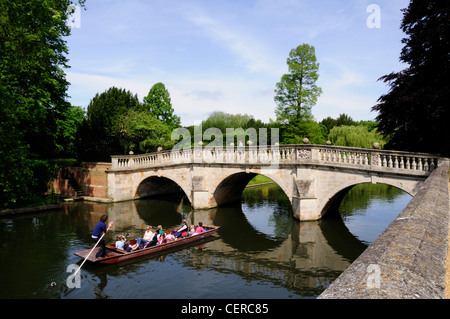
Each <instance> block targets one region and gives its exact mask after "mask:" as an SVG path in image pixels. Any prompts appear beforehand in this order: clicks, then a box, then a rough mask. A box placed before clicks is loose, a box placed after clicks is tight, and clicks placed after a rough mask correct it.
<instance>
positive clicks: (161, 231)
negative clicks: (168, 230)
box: [156, 225, 164, 235]
mask: <svg viewBox="0 0 450 319" xmlns="http://www.w3.org/2000/svg"><path fill="white" fill-rule="evenodd" d="M156 232H157V233H158V235H161V234H164V231H163V230H162V226H161V225H158V227H157V228H156Z"/></svg>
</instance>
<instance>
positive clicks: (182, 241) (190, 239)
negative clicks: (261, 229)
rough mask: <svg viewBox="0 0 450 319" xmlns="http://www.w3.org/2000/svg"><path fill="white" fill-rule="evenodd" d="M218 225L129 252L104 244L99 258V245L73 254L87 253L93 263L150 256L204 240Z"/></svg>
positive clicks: (109, 262)
mask: <svg viewBox="0 0 450 319" xmlns="http://www.w3.org/2000/svg"><path fill="white" fill-rule="evenodd" d="M219 228H220V227H218V226H203V229H204V230H205V232H204V233H200V234H196V235H192V236H186V237H182V238H178V239H177V240H174V241H172V242H168V243H164V244H161V245H156V246H152V247H147V248H142V249H138V250H133V251H130V252H127V251H125V250H122V249H118V248H116V247H115V244H114V243H112V244H109V245H106V253H107V255H106V256H105V257H101V258H95V255H96V254H97V251H98V250H99V249H100V248H99V247H96V248H95V249H94V250H93V251H92V253H91V254H90V255H89V252H90V251H91V250H92V248H89V249H85V250H81V251H79V252H76V253H75V255H77V256H78V257H81V258H83V259H85V258H86V257H87V256H88V255H89V257H88V259H87V261H89V262H92V263H94V264H115V263H118V262H121V261H125V260H130V259H134V258H138V257H143V256H151V255H158V254H161V253H163V252H165V251H166V250H171V249H173V248H175V247H180V246H183V245H187V244H190V243H194V242H197V241H201V240H204V239H205V238H208V237H210V236H211V235H212V234H214V233H215V232H217V231H218V230H219ZM133 241H134V239H132V240H130V242H131V243H133Z"/></svg>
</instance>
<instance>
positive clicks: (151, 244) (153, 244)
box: [144, 235, 158, 248]
mask: <svg viewBox="0 0 450 319" xmlns="http://www.w3.org/2000/svg"><path fill="white" fill-rule="evenodd" d="M157 243H158V236H157V235H154V236H153V238H152V239H151V240H150V241H149V242H148V243H147V244H146V245H145V246H144V248H148V247H152V246H155V245H156V244H157Z"/></svg>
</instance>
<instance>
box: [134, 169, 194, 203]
mask: <svg viewBox="0 0 450 319" xmlns="http://www.w3.org/2000/svg"><path fill="white" fill-rule="evenodd" d="M154 196H158V197H166V198H177V199H178V197H180V198H182V197H184V196H186V197H187V198H188V199H189V201H191V198H190V192H188V191H186V189H185V188H183V186H182V185H180V184H179V183H177V182H176V181H175V180H174V179H172V178H170V177H168V176H162V175H149V176H145V177H144V178H142V179H141V180H140V181H139V183H138V184H137V188H136V192H135V195H134V198H135V199H139V198H146V197H154Z"/></svg>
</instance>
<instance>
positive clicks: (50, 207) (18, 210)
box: [0, 203, 63, 217]
mask: <svg viewBox="0 0 450 319" xmlns="http://www.w3.org/2000/svg"><path fill="white" fill-rule="evenodd" d="M62 206H63V204H62V203H60V204H49V205H40V206H33V207H24V208H15V209H4V210H1V211H0V217H11V216H16V215H22V214H30V213H38V212H44V211H49V210H55V209H60V208H61V207H62Z"/></svg>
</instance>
